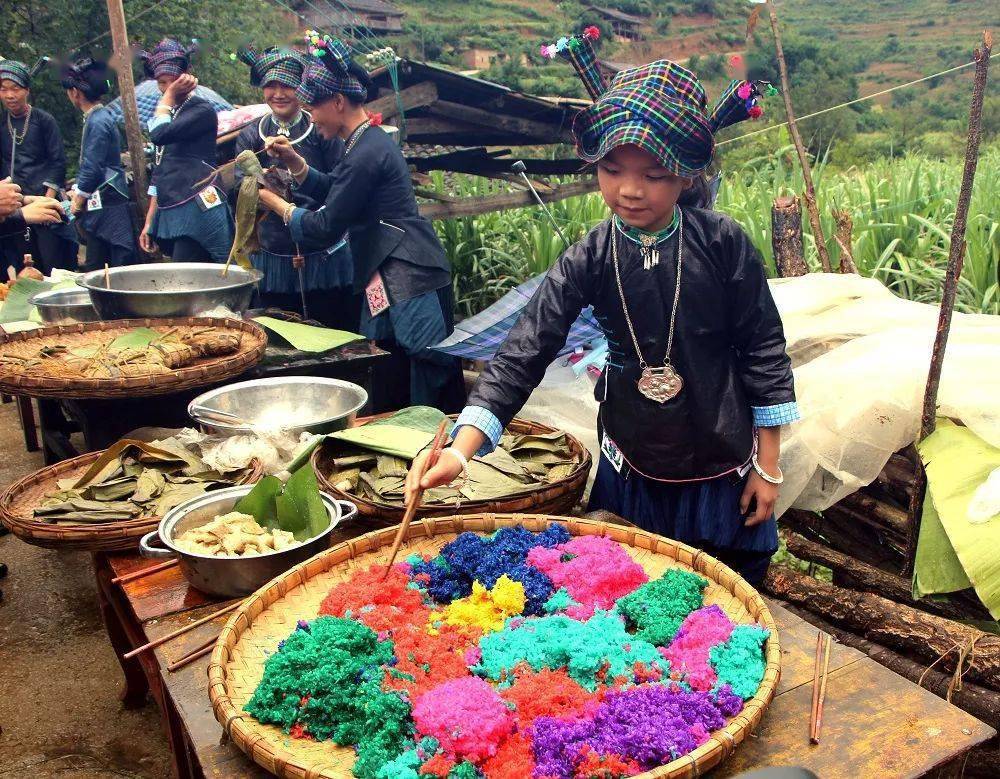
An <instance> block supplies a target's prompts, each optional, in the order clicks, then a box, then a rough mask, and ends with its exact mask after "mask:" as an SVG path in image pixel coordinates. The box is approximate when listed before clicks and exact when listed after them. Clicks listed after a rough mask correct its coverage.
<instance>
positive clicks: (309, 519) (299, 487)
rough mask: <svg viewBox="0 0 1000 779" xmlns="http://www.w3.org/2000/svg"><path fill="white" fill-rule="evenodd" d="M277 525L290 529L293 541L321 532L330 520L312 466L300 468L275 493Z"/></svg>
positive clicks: (302, 539)
mask: <svg viewBox="0 0 1000 779" xmlns="http://www.w3.org/2000/svg"><path fill="white" fill-rule="evenodd" d="M274 500H275V504H276V506H277V512H278V527H279V528H281V529H282V530H286V531H289V532H291V533H292V534H293V535H294V536H295V540H296V541H305V540H307V539H309V538H313V537H314V536H317V535H319V534H320V533H322V532H323V531H324V530H326V528H327V527H328V526H329V524H330V514H329V512H328V511H327V510H326V505H325V504H324V503H323V498H322V496H321V495H320V492H319V484H318V483H317V482H316V474H315V473H314V472H313V469H312V468H299V470H297V471H296V472H295V473H293V474H292V476H291V478H290V479H289V480H288V482H287V483H286V484H285V490H284V492H283V493H282V494H281V495H278V496H276V497H275V499H274Z"/></svg>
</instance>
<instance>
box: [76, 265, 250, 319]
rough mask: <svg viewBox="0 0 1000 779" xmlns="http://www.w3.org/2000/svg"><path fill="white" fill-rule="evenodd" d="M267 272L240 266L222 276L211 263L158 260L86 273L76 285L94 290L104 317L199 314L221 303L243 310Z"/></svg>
mask: <svg viewBox="0 0 1000 779" xmlns="http://www.w3.org/2000/svg"><path fill="white" fill-rule="evenodd" d="M262 277H263V274H262V273H261V272H260V271H259V270H256V269H250V270H247V269H246V268H241V267H239V266H237V265H233V266H231V267H230V268H229V272H228V273H227V274H226V275H225V276H223V275H222V266H221V265H217V264H216V263H213V262H154V263H148V264H146V265H125V266H122V267H120V268H111V269H110V270H108V271H107V278H105V271H104V270H95V271H91V272H90V273H85V274H84V275H83V276H81V277H80V278H78V279H77V282H76V283H77V284H79V285H80V286H81V287H84V288H85V289H87V290H88V291H89V292H90V298H91V300H92V301H93V303H94V308H95V309H97V313H98V314H100V317H101V319H105V320H107V319H162V318H169V317H186V316H199V315H201V314H203V313H205V312H206V311H210V310H212V309H213V308H216V307H218V306H223V307H225V308H227V309H229V310H230V311H232V312H233V313H235V314H240V313H242V312H244V311H246V310H247V308H249V306H250V298H251V297H252V296H253V290H254V287H255V286H256V284H257V282H258V281H260V280H261V278H262Z"/></svg>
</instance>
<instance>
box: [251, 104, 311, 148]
mask: <svg viewBox="0 0 1000 779" xmlns="http://www.w3.org/2000/svg"><path fill="white" fill-rule="evenodd" d="M303 116H304V117H306V118H307V119H309V127H308V129H307V130H306V131H305V132H304V133H302V135H300V136H299V137H298V138H296V139H295V140H294V141H293V140H292V128H293V127H295V125H297V124H298V123H299V121H301V119H302V117H303ZM269 119H270V120H273V121H274V124H275V126H276V127H277V128H278V129H277V130H276V131H275V132H277V134H278V135H283V136H284V137H286V138H288V142H289V145H291V146H297V145H298V144H300V143H302V141H304V140H305V139H306V138H308V137H309V134H310V133H312V131H313V127H315V126H316V125H314V124H313V122H312V115H311V114H310V113H309V112H308V111H299V115H298V116H297V117H295V121H294V122H289V123H287V124H285V123H284V122H282V121H281V120H280V119H278V118H277V117H276V116H275V115H274V114H273V113H269V114H265V115H264V116H263V117H261V120H260V122H258V123H257V134H258V135H259V136H260V139H261V140H262V141H266V140H267V136H266V135H265V134H264V124H265V123H266V122H267V121H268V120H269Z"/></svg>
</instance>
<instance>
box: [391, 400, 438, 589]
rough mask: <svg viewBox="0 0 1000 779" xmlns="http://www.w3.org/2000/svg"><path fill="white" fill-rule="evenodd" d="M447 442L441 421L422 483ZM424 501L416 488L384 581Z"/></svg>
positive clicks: (421, 469)
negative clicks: (407, 530)
mask: <svg viewBox="0 0 1000 779" xmlns="http://www.w3.org/2000/svg"><path fill="white" fill-rule="evenodd" d="M447 440H448V420H447V419H443V420H441V426H440V427H438V431H437V433H435V435H434V440H433V441H432V443H431V451H430V454H429V455H427V458H426V459H425V460H424V463H423V465H422V466H421V468H420V480H421V481H423V478H424V476H425V475H426V474H427V471H429V470H430V469H431V468H433V467H434V466H435V465H437V461H438V458H439V457H440V456H441V452H442V451H444V445H445V442H447ZM423 499H424V490H423V488H422V487H419V486H418V487H417V489H416V491H415V492H414V493H413V496H412V497H411V498H410V502H409V504H408V505H407V506H406V513H405V514H403V521H402V522H401V523H400V525H399V530H397V531H396V538H395V539H394V540H393V542H392V549H390V550H389V562H388V563H386V566H385V573H384V574H382V578H383V579H385V578H386V577H387V576H388V575H389V569H390V568H392V564H393V563H394V562H396V555H397V554H399V547H400V546H402V544H403V538H405V536H406V529H407V528H408V527H409V526H410V522H411V521H412V520H413V517H414V516H415V515H416V513H417V509H419V508H420V503H421V502H422V501H423Z"/></svg>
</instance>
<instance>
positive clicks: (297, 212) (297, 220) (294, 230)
mask: <svg viewBox="0 0 1000 779" xmlns="http://www.w3.org/2000/svg"><path fill="white" fill-rule="evenodd" d="M306 213H307V212H306V209H304V208H296V209H294V210H293V211H292V215H291V217H289V219H288V231H289V232H290V233H291V234H292V240H293V241H295V242H296V243H302V242H303V241H304V240H305V239H306V237H305V235H304V234H303V232H302V217H303V216H305V215H306Z"/></svg>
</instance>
